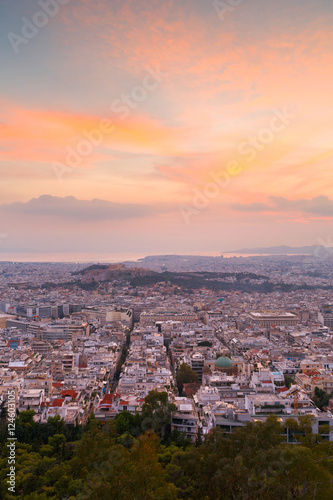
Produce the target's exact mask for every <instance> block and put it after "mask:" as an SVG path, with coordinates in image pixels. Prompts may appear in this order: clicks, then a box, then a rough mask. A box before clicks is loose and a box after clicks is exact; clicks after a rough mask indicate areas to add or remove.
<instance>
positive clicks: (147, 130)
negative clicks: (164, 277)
mask: <svg viewBox="0 0 333 500" xmlns="http://www.w3.org/2000/svg"><path fill="white" fill-rule="evenodd" d="M0 13H1V16H0V18H1V20H0V23H1V31H2V33H3V37H2V50H1V56H0V57H1V66H2V68H3V77H2V81H1V83H0V102H1V109H2V118H1V122H0V130H1V134H0V137H1V140H0V172H1V174H2V185H1V192H0V193H1V199H0V221H1V222H0V257H1V255H2V254H3V253H6V254H7V253H10V252H11V251H13V252H17V253H20V252H28V253H29V252H31V253H33V252H37V253H41V254H43V253H45V254H46V253H50V252H52V253H59V254H64V253H79V252H87V253H90V252H91V253H94V254H95V255H96V256H98V255H104V254H106V253H108V254H112V253H114V254H138V255H139V254H140V255H148V254H153V253H157V254H161V253H162V254H175V253H196V252H198V253H205V252H206V253H212V252H216V253H218V252H220V251H227V250H234V249H236V248H242V247H248V248H251V247H258V246H262V247H265V246H274V245H281V244H286V245H291V246H302V245H318V244H321V245H327V246H332V241H331V240H332V236H331V222H332V217H333V189H332V185H331V183H330V175H331V172H330V162H331V159H332V147H331V139H332V133H333V129H332V119H331V116H330V111H331V110H330V105H329V104H330V102H331V101H330V100H331V85H330V84H331V78H332V77H331V70H330V69H329V68H330V67H331V66H332V55H331V46H332V38H333V35H332V31H331V24H332V18H333V8H332V6H331V5H330V4H329V3H327V2H325V1H324V0H319V1H316V2H314V1H311V0H308V1H304V0H303V1H300V0H295V1H294V2H292V3H290V2H287V1H285V0H281V1H279V2H274V1H272V0H256V1H255V2H250V1H247V0H244V1H242V0H240V1H231V0H229V1H225V2H223V1H209V2H207V1H204V0H191V1H190V0H179V1H177V2H176V1H174V0H170V1H166V2H163V3H161V2H158V1H157V0H155V1H154V0H140V1H139V2H135V1H134V0H126V1H120V0H116V1H114V2H112V3H110V2H107V1H106V0H100V1H98V2H94V5H92V4H91V3H90V2H88V1H85V0H84V1H82V0H81V1H80V2H79V1H78V0H49V1H47V0H45V1H43V0H39V1H32V0H27V1H23V0H16V1H15V2H4V3H2V5H1V6H0Z"/></svg>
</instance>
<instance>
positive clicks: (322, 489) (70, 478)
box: [0, 395, 333, 500]
mask: <svg viewBox="0 0 333 500" xmlns="http://www.w3.org/2000/svg"><path fill="white" fill-rule="evenodd" d="M157 399H158V398H156V397H155V395H153V396H152V397H151V398H150V399H149V400H148V406H147V407H146V408H145V412H146V415H145V419H148V418H153V417H152V416H154V414H155V413H156V412H157V413H156V415H157V417H158V418H157V421H158V423H159V425H156V429H155V432H154V431H152V430H147V431H145V429H141V430H140V425H139V423H140V418H139V416H133V415H130V414H129V413H127V412H124V413H123V414H121V415H119V416H118V417H117V418H116V419H115V420H114V421H113V422H111V423H110V425H109V427H108V428H107V429H102V428H101V426H100V424H99V423H98V422H97V421H96V420H95V419H91V420H90V422H89V424H88V425H87V427H86V428H85V429H84V430H83V431H82V430H81V429H79V428H71V429H69V428H67V427H66V426H65V424H64V423H63V421H61V420H60V419H59V418H57V417H55V418H54V419H50V421H49V422H48V424H43V425H40V424H35V423H34V422H33V419H32V414H33V412H22V413H21V414H20V415H19V416H18V419H17V429H18V433H20V441H21V442H19V443H17V448H16V459H17V461H16V472H17V474H16V494H15V495H12V496H11V495H9V494H8V490H7V483H6V479H7V478H6V474H7V473H8V465H7V457H8V451H7V448H6V440H5V431H6V429H5V427H4V424H3V425H2V428H1V449H0V450H1V455H0V479H1V490H0V497H1V498H7V499H13V498H21V499H27V500H35V499H36V500H37V499H40V500H47V499H71V500H72V499H79V500H89V499H94V500H95V499H99V500H104V499H105V500H107V499H110V498H112V499H114V500H127V499H128V500H130V499H131V500H133V499H134V500H141V499H142V500H173V499H186V500H196V499H198V500H199V499H200V500H209V499H214V500H219V499H221V500H222V499H227V500H228V499H232V500H236V499H237V500H238V499H239V500H245V499H247V500H254V499H255V500H261V499H262V500H265V499H267V500H268V499H274V500H280V499H281V500H289V499H290V500H293V499H304V500H306V499H318V500H326V499H327V500H328V499H331V498H333V443H330V442H327V441H323V442H321V438H320V436H319V435H313V434H312V433H311V425H309V422H308V421H307V420H306V418H303V420H301V422H300V424H299V425H298V426H297V425H294V428H293V432H299V434H298V436H299V437H298V441H299V442H300V444H292V445H291V444H287V443H286V442H285V441H284V436H283V430H284V429H282V428H281V425H280V423H279V422H278V420H277V419H276V418H275V417H269V418H268V419H267V421H266V422H265V423H261V422H256V423H250V424H248V425H246V426H245V427H241V428H239V429H238V430H236V431H234V432H233V433H231V434H230V435H225V434H224V433H223V432H222V431H221V430H220V429H216V430H214V431H213V432H212V433H211V434H210V435H209V436H208V437H207V438H206V440H205V441H204V442H203V444H200V443H199V442H197V443H196V445H194V444H193V445H192V444H191V445H190V444H189V443H188V441H187V440H186V439H184V437H183V436H180V435H177V434H171V435H170V434H169V435H168V436H167V435H164V438H163V440H162V441H161V436H162V435H163V433H164V434H165V425H164V415H160V413H158V411H159V406H160V405H159V404H157ZM161 404H162V402H161ZM166 410H167V411H169V410H170V408H167V406H166ZM291 427H292V425H291V423H290V428H291ZM156 433H160V436H158V435H157V434H156Z"/></svg>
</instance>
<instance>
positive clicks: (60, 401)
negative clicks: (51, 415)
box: [51, 398, 65, 407]
mask: <svg viewBox="0 0 333 500" xmlns="http://www.w3.org/2000/svg"><path fill="white" fill-rule="evenodd" d="M64 401H65V399H63V398H57V399H54V400H53V401H52V404H51V406H53V407H55V406H57V407H61V406H62V405H63V404H64Z"/></svg>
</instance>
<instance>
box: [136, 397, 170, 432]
mask: <svg viewBox="0 0 333 500" xmlns="http://www.w3.org/2000/svg"><path fill="white" fill-rule="evenodd" d="M176 409H177V407H176V405H174V404H173V403H169V398H168V393H167V392H158V391H150V392H149V394H148V395H147V396H146V398H145V402H144V404H143V406H142V412H141V429H142V430H143V431H147V430H153V431H155V432H156V434H157V435H158V436H160V437H161V438H162V439H165V438H166V437H167V433H168V434H169V433H170V431H171V414H172V412H174V411H176Z"/></svg>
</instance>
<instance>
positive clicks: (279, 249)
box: [223, 245, 333, 255]
mask: <svg viewBox="0 0 333 500" xmlns="http://www.w3.org/2000/svg"><path fill="white" fill-rule="evenodd" d="M322 248H325V250H327V252H329V253H332V255H333V248H331V247H323V246H322V245H311V246H304V247H290V246H287V245H280V246H276V247H258V248H240V249H238V250H234V251H232V252H230V251H229V252H223V253H225V254H228V253H240V254H249V255H254V254H268V255H291V254H294V255H315V254H316V253H317V252H318V250H320V249H322Z"/></svg>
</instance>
